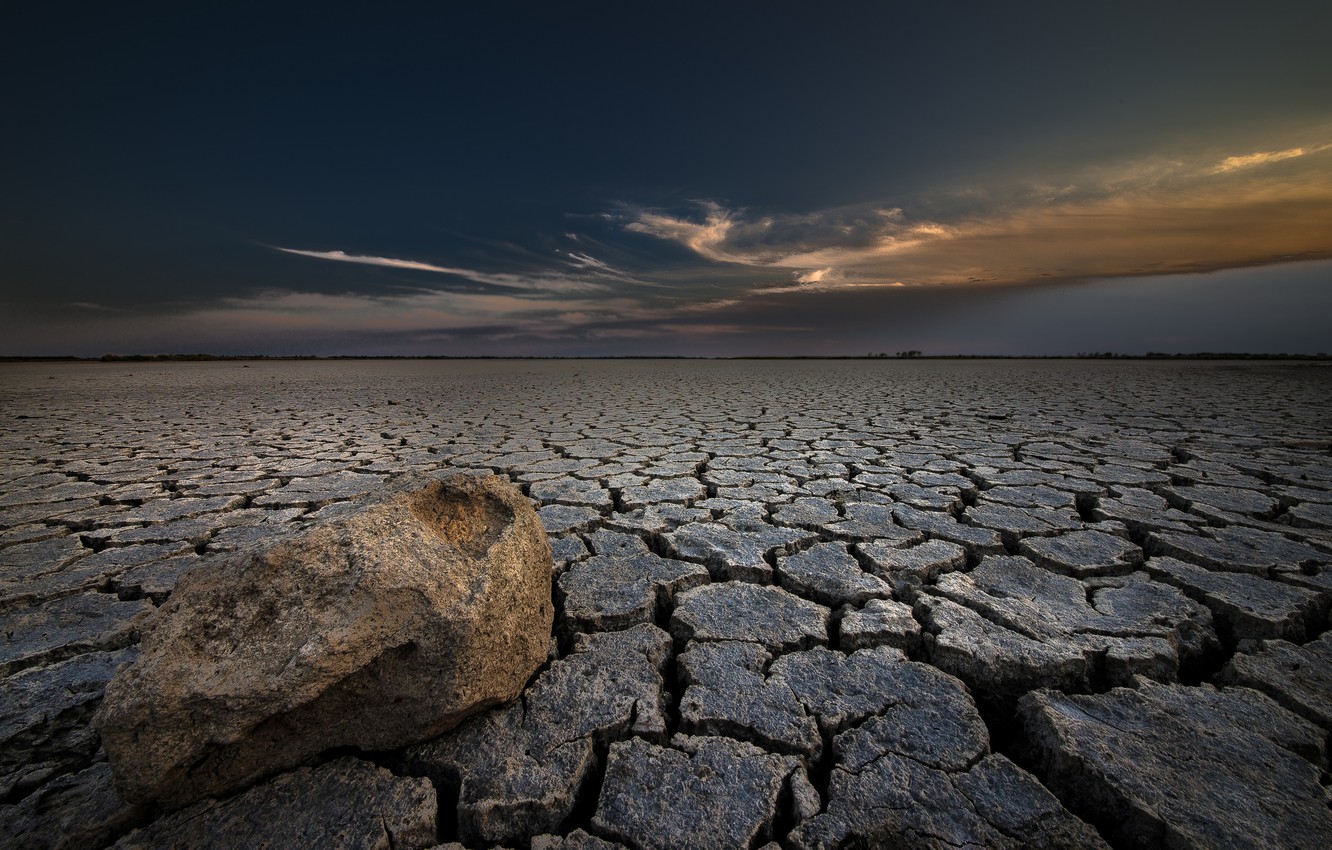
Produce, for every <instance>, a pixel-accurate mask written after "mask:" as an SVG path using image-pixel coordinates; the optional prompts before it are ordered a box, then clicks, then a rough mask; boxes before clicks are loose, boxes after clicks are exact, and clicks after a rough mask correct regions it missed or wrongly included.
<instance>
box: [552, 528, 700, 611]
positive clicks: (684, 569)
mask: <svg viewBox="0 0 1332 850" xmlns="http://www.w3.org/2000/svg"><path fill="white" fill-rule="evenodd" d="M635 539H637V538H635ZM708 581H709V577H708V571H707V569H706V568H704V567H702V566H700V565H698V564H691V563H688V562H686V561H676V560H672V559H670V558H662V557H659V556H657V555H653V554H651V553H646V554H641V555H634V556H628V557H625V556H619V555H597V556H595V557H592V558H588V559H587V560H585V561H580V562H578V563H576V564H574V565H573V566H572V567H570V568H569V569H568V570H567V571H566V572H565V573H564V574H563V575H562V576H560V578H559V590H560V594H561V596H562V598H563V604H564V619H563V620H562V621H561V623H560V628H561V629H562V630H564V631H566V632H573V631H585V632H586V631H607V630H611V629H623V628H626V627H628V626H632V625H634V624H636V623H652V622H655V621H656V619H657V617H658V615H659V613H660V612H664V611H666V610H669V608H670V606H671V603H672V602H673V600H674V599H675V595H676V594H677V593H679V592H681V591H684V590H688V589H689V588H692V587H698V586H699V585H702V584H706V583H707V582H708Z"/></svg>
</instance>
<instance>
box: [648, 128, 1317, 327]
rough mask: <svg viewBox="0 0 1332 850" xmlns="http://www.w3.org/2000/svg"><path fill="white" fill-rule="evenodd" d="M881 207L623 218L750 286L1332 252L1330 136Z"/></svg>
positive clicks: (774, 290) (1181, 266)
mask: <svg viewBox="0 0 1332 850" xmlns="http://www.w3.org/2000/svg"><path fill="white" fill-rule="evenodd" d="M1052 187H1057V188H1052ZM974 194H975V196H976V197H978V198H981V199H982V201H984V199H985V198H987V197H988V195H987V193H985V192H984V191H983V190H976V191H975V193H974ZM890 212H891V213H892V214H891V215H885V214H884V210H883V208H882V207H880V208H873V209H840V210H828V211H824V212H818V213H813V214H805V215H800V216H787V217H779V216H771V215H770V216H766V217H763V218H758V219H750V218H747V217H746V216H745V214H744V211H742V210H725V209H722V208H721V207H719V206H717V205H715V204H711V205H708V206H707V207H705V209H704V220H703V222H701V223H698V222H691V221H689V220H687V219H685V218H681V217H672V216H669V215H666V214H664V213H661V212H645V213H641V214H639V215H637V216H635V217H633V219H632V220H631V221H630V222H629V223H628V224H627V225H626V227H627V229H629V230H631V231H634V232H637V233H644V234H648V235H652V236H656V237H658V238H660V239H665V240H670V241H675V242H678V243H680V244H681V245H684V246H685V247H687V248H689V249H690V250H692V251H693V252H694V253H696V254H697V255H698V256H699V257H701V258H703V259H705V260H708V261H710V262H713V263H724V264H727V265H732V266H746V267H750V268H752V269H754V270H756V271H763V272H767V273H769V274H770V275H772V278H775V279H772V278H770V280H769V282H767V283H761V282H756V283H755V284H754V285H753V286H751V287H750V288H749V290H748V292H747V293H746V295H747V297H759V296H769V295H778V294H782V293H787V292H811V291H823V290H829V289H846V288H852V287H864V286H903V285H906V286H913V285H916V286H919V285H940V284H943V285H947V284H959V283H1006V284H1021V283H1030V282H1036V281H1042V280H1070V279H1086V278H1113V277H1125V276H1133V275H1145V274H1166V273H1179V272H1203V271H1213V270H1219V269H1225V268H1236V267H1242V266H1249V265H1257V264H1264V263H1272V262H1280V261H1283V260H1292V259H1313V258H1322V257H1329V256H1332V144H1309V145H1303V146H1299V147H1291V148H1284V149H1281V150H1276V151H1260V152H1256V153H1247V154H1233V155H1229V156H1225V157H1222V158H1219V159H1218V158H1216V157H1215V156H1210V157H1207V156H1201V155H1200V156H1195V157H1192V158H1177V159H1166V158H1154V159H1150V160H1144V161H1142V162H1138V163H1130V164H1128V165H1125V166H1122V167H1119V168H1116V169H1099V170H1095V171H1092V170H1089V171H1088V172H1086V173H1085V174H1083V175H1081V178H1080V179H1079V180H1074V181H1071V182H1060V181H1045V182H1042V183H1039V184H1033V185H1032V186H1031V187H1030V188H1029V189H1028V190H1027V191H1025V192H1022V193H1018V194H1017V195H1016V196H1011V195H1010V196H1008V197H1004V198H1001V199H995V200H993V201H992V202H990V203H988V204H987V203H984V202H982V203H979V204H972V209H970V210H968V211H967V212H966V213H965V214H958V215H956V216H954V217H935V218H929V219H920V220H914V221H913V220H909V219H908V217H907V216H905V215H903V214H902V212H901V210H900V209H891V210H890ZM778 272H780V274H775V273H778ZM783 278H784V279H785V280H783ZM736 298H737V294H734V293H728V294H727V295H725V296H723V297H722V298H718V299H715V300H713V301H710V302H705V303H704V304H701V305H698V306H699V307H708V306H712V307H726V306H731V305H733V304H734V303H735V302H736Z"/></svg>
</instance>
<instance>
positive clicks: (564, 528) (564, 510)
mask: <svg viewBox="0 0 1332 850" xmlns="http://www.w3.org/2000/svg"><path fill="white" fill-rule="evenodd" d="M537 514H538V515H539V516H540V517H541V524H542V525H543V526H544V527H545V529H546V531H548V532H549V533H551V534H568V533H569V532H571V531H586V530H587V529H589V528H591V527H592V526H593V525H595V524H597V523H599V522H600V521H601V513H600V512H599V511H598V510H597V509H596V508H589V507H583V506H575V505H543V506H542V507H541V510H539V511H537Z"/></svg>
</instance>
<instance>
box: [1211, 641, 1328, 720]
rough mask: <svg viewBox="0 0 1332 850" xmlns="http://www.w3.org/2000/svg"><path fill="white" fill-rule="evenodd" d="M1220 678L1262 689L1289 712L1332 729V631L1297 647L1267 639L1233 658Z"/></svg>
mask: <svg viewBox="0 0 1332 850" xmlns="http://www.w3.org/2000/svg"><path fill="white" fill-rule="evenodd" d="M1220 680H1221V681H1223V682H1227V683H1232V684H1237V685H1245V686H1247V687H1250V688H1254V689H1256V690H1259V691H1262V692H1263V693H1265V694H1267V695H1268V696H1270V697H1271V698H1272V699H1274V700H1276V701H1277V702H1278V703H1280V704H1281V705H1283V706H1284V707H1285V708H1287V709H1289V710H1290V711H1293V712H1295V713H1296V714H1298V715H1300V716H1301V717H1305V718H1307V719H1309V720H1312V721H1313V722H1315V723H1317V724H1319V725H1321V726H1322V727H1323V728H1324V729H1328V730H1332V632H1327V633H1325V634H1323V636H1322V637H1320V638H1318V639H1317V640H1315V641H1311V642H1310V643H1306V644H1305V645H1304V646H1297V645H1295V644H1293V643H1289V642H1287V641H1284V640H1265V641H1260V642H1258V643H1257V645H1256V646H1254V647H1252V651H1242V652H1237V653H1236V654H1235V655H1234V656H1232V657H1231V659H1230V662H1229V663H1228V664H1227V665H1226V667H1225V669H1224V670H1222V671H1221V675H1220Z"/></svg>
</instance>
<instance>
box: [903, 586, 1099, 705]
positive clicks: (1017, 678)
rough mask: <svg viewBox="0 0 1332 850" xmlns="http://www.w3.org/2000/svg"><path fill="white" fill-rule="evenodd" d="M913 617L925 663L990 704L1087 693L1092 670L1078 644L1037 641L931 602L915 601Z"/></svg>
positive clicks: (940, 602)
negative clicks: (1037, 693)
mask: <svg viewBox="0 0 1332 850" xmlns="http://www.w3.org/2000/svg"><path fill="white" fill-rule="evenodd" d="M913 613H914V614H915V616H916V619H918V620H919V621H920V622H921V624H922V627H923V631H922V634H921V652H922V654H923V655H924V657H925V658H927V659H928V660H929V661H930V663H932V664H934V665H935V666H937V667H938V668H939V669H941V670H944V671H946V672H948V673H951V674H953V675H954V676H957V677H958V678H960V679H962V680H963V681H964V682H966V683H967V684H968V685H969V686H970V687H971V688H972V689H974V690H975V691H976V692H978V693H980V694H982V695H985V696H986V697H988V698H990V699H995V700H1000V701H1006V700H1013V699H1016V698H1017V697H1019V696H1021V695H1022V694H1024V693H1026V692H1027V691H1029V690H1031V689H1033V688H1039V687H1053V688H1060V689H1064V690H1080V689H1085V688H1086V687H1088V679H1089V675H1090V664H1089V662H1088V660H1087V656H1086V654H1085V653H1084V652H1083V651H1082V649H1081V648H1080V647H1078V646H1076V645H1074V644H1071V643H1067V642H1061V641H1055V642H1048V643H1047V642H1044V641H1041V640H1036V639H1034V638H1031V637H1028V636H1027V635H1024V634H1021V633H1019V632H1016V631H1013V630H1012V629H1009V628H1005V627H1004V626H1001V625H999V624H998V623H994V622H991V621H990V620H988V619H986V618H985V617H982V616H981V615H980V614H977V613H976V612H975V611H972V610H971V609H970V608H966V607H963V606H962V605H959V604H957V603H955V602H953V601H951V600H948V599H940V598H938V597H933V596H922V597H920V598H919V599H918V600H916V605H915V609H914V612H913Z"/></svg>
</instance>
